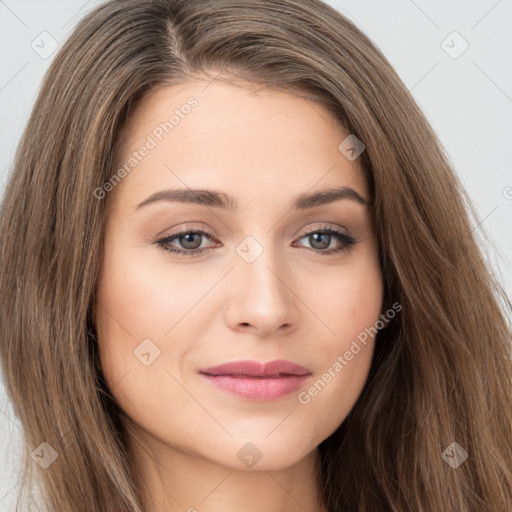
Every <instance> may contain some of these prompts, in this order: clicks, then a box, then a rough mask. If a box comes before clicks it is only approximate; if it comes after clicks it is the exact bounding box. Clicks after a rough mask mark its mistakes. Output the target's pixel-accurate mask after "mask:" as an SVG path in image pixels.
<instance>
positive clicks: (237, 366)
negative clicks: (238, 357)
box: [199, 359, 311, 377]
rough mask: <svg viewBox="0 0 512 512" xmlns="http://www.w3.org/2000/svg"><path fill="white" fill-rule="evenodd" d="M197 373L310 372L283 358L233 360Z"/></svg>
mask: <svg viewBox="0 0 512 512" xmlns="http://www.w3.org/2000/svg"><path fill="white" fill-rule="evenodd" d="M199 373H203V374H206V375H215V376H218V375H233V376H240V377H279V376H281V375H310V374H311V372H310V371H309V370H308V369H307V368H304V367H303V366H300V365H298V364H295V363H292V362H290V361H285V360H283V359H279V360H275V361H269V362H268V363H260V362H258V361H234V362H232V363H225V364H221V365H219V366H212V367H211V368H206V369H204V370H199Z"/></svg>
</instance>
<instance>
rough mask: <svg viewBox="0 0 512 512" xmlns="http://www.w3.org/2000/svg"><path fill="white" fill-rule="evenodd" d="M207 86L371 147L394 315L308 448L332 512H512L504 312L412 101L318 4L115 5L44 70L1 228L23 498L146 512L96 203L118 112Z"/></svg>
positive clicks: (102, 208)
mask: <svg viewBox="0 0 512 512" xmlns="http://www.w3.org/2000/svg"><path fill="white" fill-rule="evenodd" d="M203 73H209V74H210V76H212V77H215V76H216V75H217V73H221V75H219V76H220V77H223V79H226V77H228V79H230V78H232V79H233V80H234V79H235V78H236V77H243V78H244V79H246V80H249V81H252V82H258V83H261V84H265V85H267V86H269V87H273V88H277V89H280V90H285V91H292V90H297V91H298V90H300V91H302V92H304V93H305V94H308V95H309V97H313V98H315V100H316V101H318V102H321V103H322V104H323V105H324V106H326V107H327V108H328V109H329V110H330V111H331V112H333V114H335V116H336V118H337V119H338V120H339V122H340V125H341V126H343V127H344V129H345V130H346V131H347V133H350V134H354V135H356V136H357V138H358V139H360V140H361V141H363V143H364V145H365V151H364V152H363V153H362V154H361V156H360V158H361V161H362V163H363V166H364V170H365V172H366V175H367V179H368V183H369V186H370V190H371V193H372V214H373V220H374V223H375V226H376V230H377V236H378V242H379V247H380V258H381V265H382V272H383V275H384V280H385V293H386V302H387V303H389V304H391V303H393V302H398V303H399V304H400V305H401V306H402V310H401V312H400V314H399V315H397V317H396V318H395V319H394V321H393V322H391V323H390V325H389V326H388V327H387V328H386V329H384V330H382V331H381V332H379V334H378V337H377V343H376V349H375V353H374V358H373V361H372V367H371V370H370V375H369V377H368V380H367V383H366V386H365V388H364V389H363V392H362V394H361V396H360V397H359V399H358V401H357V403H356V404H355V406H354V408H353V409H352V411H351V412H350V414H349V415H348V417H347V418H346V420H345V421H344V422H343V423H342V425H341V426H340V427H339V428H338V429H337V431H336V432H335V433H333V434H332V435H331V436H330V437H329V438H327V439H326V440H325V441H324V442H323V443H321V445H320V447H319V449H320V454H321V460H322V477H323V480H322V481H323V488H322V491H323V495H324V498H325V502H326V504H327V506H328V508H329V510H330V511H332V512H341V511H344V510H353V511H361V512H362V511H364V512H373V511H375V512H383V511H395V512H403V511H405V510H413V511H415V512H426V511H436V512H437V511H439V510H443V511H444V512H448V511H452V512H463V511H465V512H482V511H484V510H486V511H491V512H505V511H507V510H512V391H511V390H512V386H511V384H512V382H511V375H512V362H511V336H510V326H509V325H508V323H507V321H508V320H507V318H508V315H509V313H510V303H509V302H508V301H507V298H506V297H505V295H504V294H503V292H502V291H501V288H500V287H499V285H498V284H497V283H496V282H495V281H494V280H493V278H492V276H491V275H490V273H489V271H488V270H487V268H486V266H485V264H484V261H483V258H482V255H481V250H480V248H479V246H478V243H477V241H476V240H475V236H474V234H473V232H472V217H471V214H470V213H468V211H471V210H470V209H468V208H467V204H468V200H467V198H466V196H465V193H464V191H463V190H462V189H461V186H460V184H459V182H458V181H457V179H456V177H455V175H454V172H453V170H452V165H451V163H450V161H449V159H448V157H447V156H446V153H445V151H444V150H443V148H442V145H441V143H440V141H439V140H438V139H437V137H436V135H435V133H434V132H433V130H432V129H431V127H430V126H429V124H428V123H427V121H426V120H425V117H424V115H423V114H422V112H421V111H420V109H419V108H418V106H417V105H416V103H415V101H414V100H413V98H412V96H411V95H410V93H409V91H408V90H407V89H406V88H405V86H404V85H403V83H402V82H401V81H400V79H399V77H398V76H397V74H396V73H395V71H394V70H393V69H392V67H391V65H390V64H389V63H388V61H387V60H386V58H385V57H384V56H383V54H382V53H381V52H380V51H379V50H378V49H377V48H376V47H375V46H374V45H373V43H372V42H371V41H370V40H369V39H368V38H367V37H366V36H365V35H364V34H363V33H362V32H361V31H360V30H358V29H357V28H356V27H355V26H354V25H353V24H352V23H351V22H350V21H348V20H347V19H346V18H345V17H344V16H343V15H341V14H340V13H338V12H337V11H336V10H334V9H333V8H331V7H329V6H327V5H325V4H324V3H322V2H321V1H320V0H272V1H271V0H246V1H243V2H242V1H240V0H222V1H216V2H209V1H207V0H155V1H150V0H114V1H110V2H107V3H105V4H104V5H102V6H100V7H98V8H96V9H95V10H94V11H92V12H91V13H90V14H88V15H87V16H86V17H85V18H84V19H83V20H82V21H81V22H80V23H79V24H78V26H77V27H76V29H75V30H74V32H73V34H72V35H71V37H70V38H69V40H68V41H67V42H66V43H65V44H64V45H63V46H62V48H61V50H60V51H59V52H58V54H57V55H56V57H55V58H54V60H53V62H52V64H51V66H50V68H49V71H48V73H47V75H46V77H45V79H44V82H43V84H42V87H41V90H40V93H39V95H38V98H37V100H36V103H35V106H34V108H33V112H32V114H31V117H30V119H29V122H28V124H27V127H26V129H25V132H24V135H23V138H22V140H21V143H20V145H19V148H18V151H17V155H16V159H15V164H14V168H13V171H12V175H11V176H10V180H9V182H8V186H7V189H6V192H5V197H4V200H3V204H2V210H1V218H0V239H1V243H0V300H1V305H0V308H1V309H0V315H1V316H0V355H1V360H2V364H3V372H4V377H5V383H6V388H7V391H8V394H9V396H10V398H11V400H12V403H13V406H14V409H15V413H16V415H17V416H18V418H19V419H20V421H21V424H22V425H23V428H24V432H25V449H24V452H25V458H24V466H23V471H24V473H23V477H24V480H23V481H26V482H27V485H26V488H30V486H31V485H32V484H33V478H32V476H33V472H34V470H37V472H38V478H39V480H40V482H41V484H42V485H41V489H42V491H43V499H44V502H45V504H46V507H47V510H48V511H50V512H81V511H83V512H100V511H106V510H108V509H109V508H110V509H112V508H115V510H116V511H119V512H141V511H142V507H143V505H142V503H143V497H142V487H141V485H140V484H139V476H138V475H137V468H135V467H133V466H132V464H131V462H130V461H131V457H130V454H129V450H128V444H127V439H126V433H125V430H124V428H123V421H122V419H123V413H122V411H121V410H120V409H119V408H118V407H117V405H116V403H115V402H114V400H113V398H112V396H111V394H110V393H109V390H108V389H107V387H106V386H105V383H104V380H103V377H102V374H101V369H100V364H99V361H98V352H97V336H96V332H95V327H94V308H95V306H96V303H95V297H94V289H95V283H96V278H97V275H98V270H99V265H100V260H101V249H102V236H103V226H104V223H105V219H106V215H107V205H108V204H109V194H108V193H107V194H106V196H105V197H104V199H101V200H100V199H97V197H96V196H95V195H94V191H95V190H97V189H98V188H101V187H103V186H104V183H105V182H106V181H107V180H108V179H109V178H110V177H111V176H112V172H113V169H112V163H113V160H114V150H115V147H116V144H117V143H118V138H119V134H120V131H121V128H122V127H123V125H124V124H125V122H126V120H127V118H128V116H129V112H130V109H131V108H133V106H134V105H135V104H136V103H137V102H138V101H140V100H141V98H143V97H144V95H145V94H146V93H147V92H148V91H150V90H152V89H155V88H156V87H162V86H167V85H173V84H180V83H185V82H187V80H189V79H190V78H191V77H194V76H195V75H198V74H203ZM340 142H341V141H340ZM43 442H46V443H48V445H50V446H51V447H52V448H53V449H54V450H55V451H56V452H57V453H58V455H59V457H58V459H57V461H55V462H54V463H53V464H52V465H51V466H49V467H48V468H47V469H44V470H43V469H40V468H39V466H37V465H34V461H33V459H32V457H31V453H32V451H33V450H34V449H35V448H36V447H38V446H40V445H41V443H43ZM452 443H458V445H460V447H462V448H463V449H464V450H465V451H466V452H467V459H466V460H465V461H464V462H463V463H462V464H460V465H459V466H458V467H457V468H455V467H452V465H450V464H448V463H447V462H446V457H443V456H442V455H443V453H445V451H446V450H447V449H448V450H452V451H451V452H450V451H449V453H450V454H451V455H450V456H453V455H452V454H453V453H454V451H453V450H455V449H458V448H457V447H455V448H454V446H455V445H453V444H452ZM44 446H46V445H44ZM450 447H451V448H450ZM21 497H22V492H20V493H19V501H20V502H21ZM110 504H111V505H110ZM114 504H115V505H114Z"/></svg>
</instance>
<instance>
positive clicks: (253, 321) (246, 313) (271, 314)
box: [226, 251, 300, 337]
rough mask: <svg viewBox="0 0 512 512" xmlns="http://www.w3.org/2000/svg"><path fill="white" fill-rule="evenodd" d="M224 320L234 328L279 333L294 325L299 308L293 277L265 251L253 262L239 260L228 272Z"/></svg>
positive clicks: (268, 333) (292, 328)
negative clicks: (228, 294)
mask: <svg viewBox="0 0 512 512" xmlns="http://www.w3.org/2000/svg"><path fill="white" fill-rule="evenodd" d="M231 279H232V281H231V283H232V285H231V286H232V294H231V297H230V304H229V307H228V308H227V310H226V311H227V312H226V322H227V324H228V325H229V327H230V328H231V329H233V330H235V331H240V332H251V331H252V332H253V333H255V334H258V335H260V336H262V337H263V336H269V335H277V334H279V335H281V334H285V333H289V332H291V331H292V330H294V329H295V328H296V327H297V323H298V318H299V310H298V302H300V301H299V300H298V297H297V295H296V294H295V293H294V291H293V282H292V281H293V279H292V278H291V277H290V273H289V272H286V271H285V269H284V266H283V265H281V266H279V265H278V263H277V261H276V258H274V257H271V255H270V254H269V252H268V251H265V252H263V254H262V255H261V256H260V257H259V258H258V259H256V261H254V262H252V263H246V262H245V261H242V260H240V261H238V262H237V264H236V267H235V269H234V271H233V272H232V273H231Z"/></svg>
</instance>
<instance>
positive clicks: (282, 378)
mask: <svg viewBox="0 0 512 512" xmlns="http://www.w3.org/2000/svg"><path fill="white" fill-rule="evenodd" d="M199 373H200V374H201V375H203V376H204V377H205V378H206V379H207V380H208V381H209V382H211V383H212V384H213V385H215V386H216V387H217V388H219V389H221V390H223V391H227V392H229V393H233V394H235V395H238V396H241V397H243V398H250V399H254V400H259V401H263V400H275V399H277V398H281V397H283V396H286V395H288V394H290V393H291V392H293V391H295V390H296V389H298V388H300V387H301V386H302V384H303V382H304V381H305V380H306V379H307V378H308V377H309V376H310V375H311V371H310V370H308V369H307V368H304V367H303V366H299V365H297V364H294V363H291V362H290V361H284V360H276V361H270V362H268V363H259V362H257V361H235V362H233V363H226V364H222V365H220V366H214V367H211V368H206V369H204V370H200V371H199Z"/></svg>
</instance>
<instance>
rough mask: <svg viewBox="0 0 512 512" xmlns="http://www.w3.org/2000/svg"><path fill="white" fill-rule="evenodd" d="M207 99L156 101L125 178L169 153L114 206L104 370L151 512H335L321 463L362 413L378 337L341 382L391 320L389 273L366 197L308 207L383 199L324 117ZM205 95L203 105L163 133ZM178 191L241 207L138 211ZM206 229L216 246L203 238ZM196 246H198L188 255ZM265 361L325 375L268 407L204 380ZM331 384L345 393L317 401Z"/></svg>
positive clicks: (278, 100)
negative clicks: (386, 318) (328, 193)
mask: <svg viewBox="0 0 512 512" xmlns="http://www.w3.org/2000/svg"><path fill="white" fill-rule="evenodd" d="M206 85H207V82H206V81H204V82H203V81H201V80H198V81H197V82H190V83H187V84H185V85H182V86H174V87H167V88H165V89H161V90H159V91H157V92H154V93H152V94H151V95H150V96H148V97H146V98H145V100H144V101H143V102H142V103H141V104H140V105H139V106H138V108H137V109H136V110H135V111H133V112H132V114H131V117H130V119H129V122H128V125H127V127H126V130H125V132H124V137H123V144H122V147H121V151H120V153H119V155H118V158H117V161H116V165H117V166H118V167H121V166H122V165H123V164H124V163H125V162H126V161H127V160H128V159H129V158H130V156H131V155H132V154H133V152H134V151H138V150H139V148H140V147H141V146H142V145H144V144H145V143H147V141H148V136H150V137H151V138H152V139H153V140H154V142H155V143H156V144H155V147H152V148H151V149H150V150H149V151H147V152H146V151H144V150H142V151H141V152H140V153H146V155H145V156H144V157H143V158H141V159H140V161H138V163H137V165H136V166H135V167H134V168H133V170H131V171H130V172H129V174H128V175H127V176H125V177H124V178H123V179H122V180H121V182H120V183H119V184H117V185H116V186H115V187H114V189H113V190H111V191H109V192H108V194H111V196H109V197H108V200H109V201H111V202H110V205H109V206H110V209H109V214H108V220H107V225H106V231H105V246H104V251H103V254H102V267H101V272H100V276H99V279H98V283H97V297H98V303H99V305H98V315H97V328H98V335H99V345H100V357H101V363H102V368H103V372H104V375H105V378H106V380H107V383H108V385H109V387H110V389H111V390H112V393H113V395H114V397H115V399H116V400H117V402H118V403H119V405H120V407H121V408H122V409H123V411H124V412H125V413H126V415H127V417H128V419H127V426H128V428H129V432H130V444H131V446H132V449H133V456H134V459H135V461H136V463H137V465H138V467H139V468H140V475H141V479H142V481H143V483H144V485H145V489H146V495H145V500H146V503H145V505H146V509H145V510H147V511H149V512H164V511H165V512H178V511H189V512H194V511H198V512H235V511H236V512H239V511H240V510H242V509H243V510H244V511H245V512H256V511H258V512H260V511H261V510H265V511H266V512H296V511H298V510H304V511H308V512H327V508H326V507H325V505H324V504H323V503H322V500H321V498H320V495H319V485H320V480H319V478H318V474H319V473H318V472H319V468H320V459H319V454H318V449H317V447H318V445H319V444H320V443H321V442H322V441H323V440H324V439H326V438H327V437H328V436H329V435H331V434H332V433H333V432H334V431H335V430H336V429H337V427H338V426H339V425H340V424H341V423H342V422H343V421H344V419H345V418H346V416H347V415H348V413H349V412H350V410H351V409H352V408H353V406H354V404H355V402H356V401H357V399H358V397H359V395H360V393H361V391H362V389H363V386H364V384H365V382H366V379H367V376H368V372H369V369H370V364H371V358H372V355H373V348H374V338H372V337H369V338H368V341H367V344H366V345H361V344H360V345H361V347H362V350H360V351H359V352H358V353H357V354H355V355H353V357H351V358H350V360H347V361H346V363H347V364H346V365H345V364H344V365H343V369H342V370H341V371H339V370H333V365H335V363H336V361H339V359H338V357H339V356H343V355H344V354H345V353H346V352H347V351H349V350H350V348H351V346H353V345H352V344H353V341H354V340H356V339H357V336H358V335H359V334H360V333H361V332H363V331H364V329H365V328H367V327H369V326H373V325H374V324H375V322H376V321H377V320H378V318H379V314H380V313H381V307H382V293H383V284H382V275H381V270H380V266H379V261H378V247H377V242H376V237H375V233H374V232H373V230H372V226H371V220H370V211H369V208H368V207H367V206H366V205H365V204H363V202H360V201H358V200H356V199H355V196H354V195H353V194H351V193H349V194H348V195H347V194H345V196H346V197H344V198H341V199H338V200H335V201H332V202H329V203H327V204H323V205H317V206H314V207H311V208H307V209H297V208H294V207H293V206H292V203H293V201H294V200H295V198H296V197H297V196H298V195H299V194H313V193H316V192H320V191H324V190H327V189H330V188H341V187H346V188H350V189H352V190H353V191H355V192H356V193H357V194H358V195H359V196H360V197H361V198H363V199H364V200H367V199H368V188H367V183H366V180H365V177H364V174H363V172H362V169H361V166H360V164H359V161H358V160H357V159H356V160H354V161H351V160H349V159H348V158H346V156H345V155H344V154H342V152H340V150H339V149H338V146H339V144H340V143H341V142H342V141H343V140H344V139H345V138H346V137H347V135H348V134H347V133H344V132H343V130H342V128H341V127H340V126H339V124H338V123H337V122H336V120H335V119H334V118H333V117H332V115H331V114H330V113H329V112H328V111H327V110H326V109H325V108H324V107H322V106H321V105H319V104H317V103H313V102H311V101H307V100H305V99H303V98H298V97H296V96H294V95H291V94H288V93H285V92H278V91H270V90H265V91H258V92H255V89H256V88H254V89H253V88H251V87H249V86H247V87H246V88H242V87H236V86H230V85H226V84H224V83H222V82H213V83H211V84H209V85H208V87H206V88H205V86H206ZM190 97H194V98H195V99H196V100H197V105H196V106H195V107H194V108H191V109H183V110H182V111H181V114H182V115H181V116H179V121H178V122H177V124H176V126H174V128H173V129H172V131H170V132H169V133H165V132H163V134H162V133H160V132H159V131H158V129H157V128H158V127H159V126H160V125H159V123H161V122H163V121H165V120H169V117H170V116H171V115H172V112H173V111H174V110H175V109H176V108H180V106H182V105H184V104H186V102H187V99H188V98H190ZM185 110H187V112H189V113H188V114H183V112H184V111H185ZM155 130H156V131H155ZM156 134H159V135H160V136H161V140H158V138H157V136H156ZM149 145H150V146H151V144H149ZM139 156H141V155H140V154H139ZM118 167H116V168H115V169H117V168H118ZM115 169H114V170H115ZM169 189H173V190H174V189H185V190H188V189H208V190H215V191H219V192H223V193H225V194H229V195H230V196H232V197H233V198H235V199H236V200H237V201H238V203H239V209H238V211H234V210H233V211H232V210H228V209H225V208H221V207H219V206H214V205H206V204H193V203H186V202H179V201H170V200H159V201H153V202H149V203H147V204H145V205H143V206H140V207H139V208H137V205H139V204H140V203H142V202H144V201H145V200H146V199H147V198H148V197H150V196H151V195H152V194H154V193H155V192H159V191H163V190H169ZM326 229H337V230H339V231H340V233H341V234H342V236H341V237H338V236H336V235H332V234H331V235H329V234H322V233H324V232H325V230H326ZM204 230H206V231H207V232H208V233H209V234H211V239H209V238H208V237H207V236H205V235H200V234H199V235H198V234H195V235H194V233H197V231H204ZM178 232H186V233H189V235H188V237H184V236H181V237H175V238H174V239H172V240H170V237H171V235H176V233H178ZM191 232H192V233H191ZM312 233H317V235H316V236H313V235H312ZM247 237H250V238H247ZM165 238H167V241H166V242H165V245H162V244H160V245H159V244H158V243H157V242H158V241H159V240H160V241H161V240H163V239H165ZM350 240H352V241H353V242H354V243H353V244H351V243H350ZM192 247H193V248H192ZM196 247H199V248H200V249H203V252H202V253H199V254H197V255H193V256H187V255H184V256H180V255H176V254H173V253H170V252H168V251H166V250H165V248H173V249H181V250H182V251H189V252H190V251H193V250H194V249H195V248H196ZM338 248H341V249H342V250H340V251H338V252H330V253H329V254H326V253H328V252H329V251H333V250H335V249H338ZM251 259H252V261H251ZM143 340H146V341H144V342H143ZM148 340H150V341H148ZM141 343H144V345H141ZM139 347H141V348H139ZM134 351H135V353H134ZM247 359H251V360H255V361H259V362H268V361H272V360H275V359H284V360H288V361H291V362H293V363H296V364H299V365H302V366H304V367H306V368H307V369H308V370H310V371H311V375H309V377H307V378H306V379H305V380H304V382H303V384H302V386H301V387H300V388H299V389H297V390H295V391H293V392H291V393H289V394H288V395H286V396H283V397H280V398H277V399H269V400H263V401H257V400H252V399H248V398H244V397H241V396H238V395H234V394H232V393H229V392H226V391H224V390H221V389H218V388H217V387H215V386H213V385H212V384H211V383H210V382H209V381H207V380H206V379H205V378H204V376H203V375H201V374H200V373H198V372H199V370H201V369H204V368H207V367H211V366H215V365H219V364H221V363H226V362H232V361H239V360H247ZM329 369H331V373H330V375H331V378H330V380H329V379H328V377H322V376H323V375H325V374H326V372H328V370H329ZM319 379H323V382H324V383H325V382H326V381H328V382H327V383H325V385H324V386H322V387H319V388H316V389H317V390H316V392H315V390H314V389H313V391H311V392H310V391H309V390H310V389H311V388H312V387H314V385H315V383H317V382H318V381H319ZM318 389H320V390H318ZM248 443H250V444H248ZM256 459H257V460H256ZM254 461H256V462H255V463H254Z"/></svg>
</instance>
